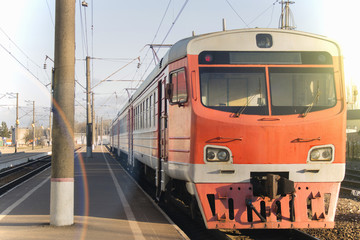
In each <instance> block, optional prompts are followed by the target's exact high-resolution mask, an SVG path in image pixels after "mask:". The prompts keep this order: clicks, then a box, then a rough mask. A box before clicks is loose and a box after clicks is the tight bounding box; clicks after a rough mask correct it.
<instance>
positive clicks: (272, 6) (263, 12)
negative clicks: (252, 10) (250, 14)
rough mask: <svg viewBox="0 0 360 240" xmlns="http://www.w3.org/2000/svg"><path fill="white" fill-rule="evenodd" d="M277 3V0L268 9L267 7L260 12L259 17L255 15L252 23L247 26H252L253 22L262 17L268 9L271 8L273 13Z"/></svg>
mask: <svg viewBox="0 0 360 240" xmlns="http://www.w3.org/2000/svg"><path fill="white" fill-rule="evenodd" d="M277 2H279V0H276V1H275V2H273V3H272V4H271V5H270V6H269V7H267V8H266V9H265V10H264V11H262V12H261V13H260V14H259V15H257V16H256V17H255V18H254V19H253V20H252V21H250V22H249V25H250V24H252V23H253V22H255V21H256V20H257V19H258V18H260V17H261V16H262V15H264V14H265V13H266V12H267V11H268V10H269V9H270V8H272V9H273V11H274V6H275V4H276V3H277ZM271 19H272V14H271ZM270 23H271V21H270Z"/></svg>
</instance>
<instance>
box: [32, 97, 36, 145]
mask: <svg viewBox="0 0 360 240" xmlns="http://www.w3.org/2000/svg"><path fill="white" fill-rule="evenodd" d="M32 128H33V142H32V150H34V149H35V101H33V122H32Z"/></svg>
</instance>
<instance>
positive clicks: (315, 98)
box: [300, 85, 320, 118]
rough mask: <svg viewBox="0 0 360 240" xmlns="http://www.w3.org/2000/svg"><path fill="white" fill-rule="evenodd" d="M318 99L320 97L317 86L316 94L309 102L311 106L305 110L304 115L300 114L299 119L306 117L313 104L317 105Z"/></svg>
mask: <svg viewBox="0 0 360 240" xmlns="http://www.w3.org/2000/svg"><path fill="white" fill-rule="evenodd" d="M319 97H320V89H319V85H318V86H317V90H316V94H315V96H314V98H313V100H312V102H311V104H310V105H309V106H308V107H307V108H306V111H305V112H304V113H302V114H301V115H300V116H301V117H303V118H304V117H306V116H307V114H308V113H309V112H310V111H311V109H312V108H313V106H314V105H315V104H317V102H318V101H319Z"/></svg>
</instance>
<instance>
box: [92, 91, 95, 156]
mask: <svg viewBox="0 0 360 240" xmlns="http://www.w3.org/2000/svg"><path fill="white" fill-rule="evenodd" d="M91 97H92V98H91V122H92V141H91V146H92V149H95V135H96V132H95V110H94V93H93V92H92V93H91Z"/></svg>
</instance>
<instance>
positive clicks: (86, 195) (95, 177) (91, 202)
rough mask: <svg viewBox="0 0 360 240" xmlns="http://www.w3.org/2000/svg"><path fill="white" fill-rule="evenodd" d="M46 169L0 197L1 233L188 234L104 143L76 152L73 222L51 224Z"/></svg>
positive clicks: (37, 235)
mask: <svg viewBox="0 0 360 240" xmlns="http://www.w3.org/2000/svg"><path fill="white" fill-rule="evenodd" d="M50 172H51V169H50V168H49V169H47V170H45V171H43V172H42V173H40V174H39V175H37V176H36V177H34V178H32V179H30V180H28V181H27V182H25V183H23V184H22V185H20V186H19V187H17V188H15V189H13V190H12V191H9V192H8V193H6V194H5V195H3V196H2V197H0V239H1V240H10V239H11V240H12V239H16V240H18V239H36V240H39V239H52V240H57V239H62V240H63V239H86V240H92V239H94V240H95V239H126V240H130V239H159V240H161V239H189V238H188V237H187V236H186V235H185V234H184V233H183V232H182V231H181V230H180V229H179V228H178V227H177V226H176V225H175V224H173V223H172V222H171V220H169V219H168V218H167V217H166V216H165V215H163V214H162V211H161V210H160V209H159V208H158V207H157V206H156V205H155V204H154V203H153V202H152V201H151V200H150V199H149V198H148V197H147V195H145V194H144V192H143V191H142V190H141V189H140V188H139V187H138V185H137V183H136V182H134V181H133V180H132V178H130V177H129V175H128V174H127V173H126V172H125V170H124V169H123V168H122V167H121V166H120V165H119V163H118V162H117V161H116V160H115V159H114V158H113V157H112V156H111V155H110V154H109V152H108V151H107V149H106V148H105V147H102V146H99V147H97V148H96V149H95V150H94V151H93V156H92V157H91V158H86V152H80V153H77V154H76V155H75V206H74V213H75V214H74V215H75V217H74V225H72V226H68V227H54V226H51V225H50V215H49V214H50Z"/></svg>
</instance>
